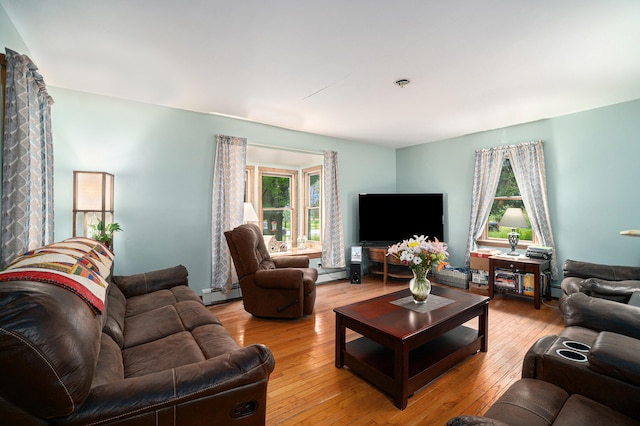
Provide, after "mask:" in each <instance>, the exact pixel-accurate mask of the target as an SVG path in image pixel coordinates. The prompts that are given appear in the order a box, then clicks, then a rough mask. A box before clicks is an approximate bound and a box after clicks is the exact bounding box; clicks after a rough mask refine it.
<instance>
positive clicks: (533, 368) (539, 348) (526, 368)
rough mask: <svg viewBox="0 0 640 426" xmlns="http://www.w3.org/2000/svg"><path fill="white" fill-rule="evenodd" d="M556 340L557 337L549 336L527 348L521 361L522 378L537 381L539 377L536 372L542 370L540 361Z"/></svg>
mask: <svg viewBox="0 0 640 426" xmlns="http://www.w3.org/2000/svg"><path fill="white" fill-rule="evenodd" d="M557 339H558V336H556V335H555V334H550V335H548V336H544V337H541V338H540V339H538V341H537V342H535V343H534V344H533V346H531V347H530V348H529V350H528V351H527V353H526V354H525V355H524V360H523V361H522V378H525V379H537V378H538V376H540V374H539V371H538V369H539V368H542V367H541V366H540V365H539V363H540V360H541V359H542V357H543V355H544V354H545V353H546V352H547V351H548V350H549V348H550V347H551V346H553V344H554V343H555V341H556V340H557Z"/></svg>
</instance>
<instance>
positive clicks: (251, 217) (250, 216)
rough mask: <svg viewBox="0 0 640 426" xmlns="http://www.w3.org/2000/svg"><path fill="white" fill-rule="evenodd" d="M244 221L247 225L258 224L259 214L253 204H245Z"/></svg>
mask: <svg viewBox="0 0 640 426" xmlns="http://www.w3.org/2000/svg"><path fill="white" fill-rule="evenodd" d="M243 220H244V222H245V223H247V222H258V221H259V220H260V219H258V214H257V213H256V210H255V209H254V208H253V205H252V204H251V203H244V217H243Z"/></svg>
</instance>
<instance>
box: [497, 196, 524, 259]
mask: <svg viewBox="0 0 640 426" xmlns="http://www.w3.org/2000/svg"><path fill="white" fill-rule="evenodd" d="M498 225H499V226H507V227H509V228H511V232H509V244H510V245H511V251H510V252H509V253H507V254H508V255H509V256H520V253H518V252H517V251H516V246H517V245H518V241H520V234H518V233H517V232H516V229H517V228H528V227H529V224H528V223H527V219H525V217H524V213H523V212H522V209H519V208H515V207H510V208H508V209H507V211H506V212H504V215H503V216H502V219H500V222H499V223H498Z"/></svg>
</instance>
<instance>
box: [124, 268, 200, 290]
mask: <svg viewBox="0 0 640 426" xmlns="http://www.w3.org/2000/svg"><path fill="white" fill-rule="evenodd" d="M188 276H189V273H188V272H187V268H185V267H184V266H182V265H177V266H174V267H172V268H166V269H159V270H157V271H151V272H145V273H143V274H135V275H127V276H123V275H119V276H114V277H113V282H114V284H116V285H117V286H118V287H120V290H122V293H124V295H125V296H126V297H127V298H130V297H133V296H139V295H142V294H146V293H151V292H153V291H156V290H162V289H169V288H171V287H175V286H180V285H184V286H186V285H188Z"/></svg>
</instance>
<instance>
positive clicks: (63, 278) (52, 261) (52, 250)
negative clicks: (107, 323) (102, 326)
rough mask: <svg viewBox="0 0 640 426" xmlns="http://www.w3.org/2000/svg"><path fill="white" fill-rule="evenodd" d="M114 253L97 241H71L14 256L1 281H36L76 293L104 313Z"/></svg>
mask: <svg viewBox="0 0 640 426" xmlns="http://www.w3.org/2000/svg"><path fill="white" fill-rule="evenodd" d="M113 256H114V255H113V253H111V251H109V250H108V249H107V248H106V247H105V246H104V245H102V244H101V243H99V242H98V241H95V240H91V239H89V238H82V237H76V238H70V239H67V240H64V241H61V242H59V243H53V244H49V245H47V246H44V247H40V248H37V249H35V250H31V251H29V252H27V253H25V254H23V255H22V256H19V257H17V258H16V259H15V260H14V261H13V262H11V263H10V264H9V265H8V266H7V267H6V268H5V269H4V270H3V271H2V272H0V282H9V281H37V282H43V283H49V284H53V285H57V286H59V287H62V288H64V289H66V290H69V291H71V292H72V293H74V294H76V295H77V296H79V297H80V298H82V300H84V301H85V302H86V303H87V304H88V305H89V306H90V307H91V309H93V311H94V312H95V313H96V314H99V313H102V311H103V310H104V301H105V297H106V289H107V286H108V282H107V279H108V278H109V275H110V273H111V265H112V264H113Z"/></svg>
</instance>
